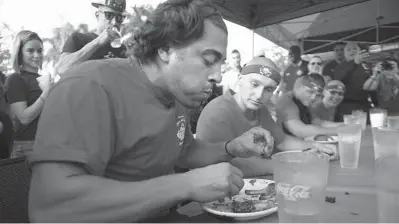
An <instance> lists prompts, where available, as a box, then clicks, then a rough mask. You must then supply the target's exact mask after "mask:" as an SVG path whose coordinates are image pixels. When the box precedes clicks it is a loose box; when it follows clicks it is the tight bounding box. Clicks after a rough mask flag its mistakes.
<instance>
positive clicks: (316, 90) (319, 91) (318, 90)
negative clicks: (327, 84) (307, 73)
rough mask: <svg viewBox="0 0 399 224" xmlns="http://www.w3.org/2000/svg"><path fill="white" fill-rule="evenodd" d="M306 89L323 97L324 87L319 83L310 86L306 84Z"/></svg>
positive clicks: (309, 92)
mask: <svg viewBox="0 0 399 224" xmlns="http://www.w3.org/2000/svg"><path fill="white" fill-rule="evenodd" d="M304 87H305V89H306V92H308V94H311V95H316V97H323V88H321V87H320V86H317V85H312V87H310V86H304Z"/></svg>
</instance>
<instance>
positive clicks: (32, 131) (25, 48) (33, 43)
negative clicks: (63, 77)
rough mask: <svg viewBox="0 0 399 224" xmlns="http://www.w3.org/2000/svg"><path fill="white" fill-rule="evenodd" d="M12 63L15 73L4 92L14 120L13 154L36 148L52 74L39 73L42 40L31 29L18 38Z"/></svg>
mask: <svg viewBox="0 0 399 224" xmlns="http://www.w3.org/2000/svg"><path fill="white" fill-rule="evenodd" d="M11 63H12V67H13V69H14V73H13V74H11V75H10V76H9V77H8V78H7V80H6V83H5V88H4V89H5V94H6V99H7V102H8V104H9V105H10V114H11V116H12V118H13V121H14V140H15V142H14V146H13V151H12V154H11V158H15V157H20V156H25V155H26V154H27V153H29V152H30V151H31V150H32V149H33V143H34V140H35V135H36V130H37V124H38V121H39V116H40V113H41V111H42V108H43V105H44V102H45V100H46V98H47V95H48V91H49V89H50V87H51V86H52V81H51V77H50V76H43V77H40V76H39V74H38V72H39V69H40V68H41V66H42V63H43V41H42V40H41V39H40V37H39V36H38V35H37V34H36V33H34V32H32V31H28V30H23V31H21V32H19V33H18V35H17V36H16V38H15V41H14V45H13V51H12V54H11Z"/></svg>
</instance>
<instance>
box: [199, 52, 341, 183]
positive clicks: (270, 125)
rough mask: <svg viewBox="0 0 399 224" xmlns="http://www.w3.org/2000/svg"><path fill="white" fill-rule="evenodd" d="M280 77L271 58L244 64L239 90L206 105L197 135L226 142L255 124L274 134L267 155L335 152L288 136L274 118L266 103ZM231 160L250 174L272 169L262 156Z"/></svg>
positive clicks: (211, 140) (262, 172) (259, 58)
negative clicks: (278, 152) (281, 151)
mask: <svg viewBox="0 0 399 224" xmlns="http://www.w3.org/2000/svg"><path fill="white" fill-rule="evenodd" d="M280 80H281V77H280V74H279V69H278V67H277V66H276V65H275V64H274V62H272V61H271V60H270V59H268V58H265V57H256V58H254V59H253V60H251V61H250V62H248V63H247V64H245V65H244V67H243V68H242V70H241V74H240V76H239V78H238V81H237V89H236V90H237V92H236V93H234V92H230V91H228V92H227V93H225V94H224V95H223V96H219V97H218V98H216V99H214V100H213V101H211V102H210V103H209V104H208V105H207V106H206V107H205V108H204V110H203V111H202V113H201V115H200V118H199V120H198V123H197V134H196V137H197V138H198V139H201V140H205V141H209V142H218V141H225V140H229V139H232V138H235V137H236V136H239V135H241V134H242V133H244V132H246V131H248V130H249V129H251V128H252V127H263V128H265V129H266V130H268V131H269V132H270V134H271V138H270V139H265V140H266V145H265V146H266V147H265V149H266V150H267V152H266V153H265V154H269V155H270V154H271V153H273V152H275V150H276V149H278V150H283V151H289V150H301V149H307V148H312V149H314V150H316V151H322V152H327V153H328V154H332V155H333V154H335V152H336V148H335V147H331V146H325V145H321V144H315V143H311V142H307V141H304V140H301V139H299V138H296V137H293V136H289V135H286V134H285V133H284V132H283V130H282V129H281V127H279V126H278V125H277V124H276V122H275V121H274V120H273V119H272V117H271V115H270V112H269V110H268V108H267V104H266V103H267V102H268V101H269V100H270V98H271V97H272V96H273V93H274V91H275V90H276V88H277V86H278V84H279V83H280ZM254 138H256V136H254ZM273 143H274V145H273ZM231 163H232V164H233V165H234V166H236V167H238V168H239V169H240V170H242V171H243V173H244V176H247V177H249V176H256V175H264V174H266V173H268V172H272V166H271V164H270V163H268V162H265V160H264V159H261V158H249V159H242V158H236V159H234V160H232V161H231Z"/></svg>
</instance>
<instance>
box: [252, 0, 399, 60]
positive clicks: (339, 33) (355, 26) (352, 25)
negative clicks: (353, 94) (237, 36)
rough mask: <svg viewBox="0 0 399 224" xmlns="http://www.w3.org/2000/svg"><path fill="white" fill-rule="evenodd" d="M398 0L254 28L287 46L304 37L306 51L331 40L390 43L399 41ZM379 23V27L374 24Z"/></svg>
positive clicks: (372, 0) (323, 48)
mask: <svg viewBox="0 0 399 224" xmlns="http://www.w3.org/2000/svg"><path fill="white" fill-rule="evenodd" d="M398 8H399V0H369V1H365V2H362V3H359V4H354V5H350V6H346V7H343V8H337V9H333V10H329V11H326V12H320V13H316V14H312V15H308V16H304V17H301V18H296V19H292V20H288V21H284V22H281V23H278V24H273V25H268V26H265V27H261V28H258V29H256V30H255V32H256V33H258V34H259V35H261V36H263V37H265V38H267V39H269V40H270V41H272V42H274V43H276V44H277V45H280V46H281V47H284V48H288V47H289V46H290V45H293V44H300V41H299V40H303V44H304V45H303V47H304V50H305V53H319V52H326V51H330V50H332V45H331V44H330V45H329V46H325V45H326V44H328V43H332V42H333V41H338V40H342V41H356V42H364V43H370V44H373V43H375V44H376V43H389V42H396V41H399V16H398V14H397V10H396V9H398ZM377 24H378V28H377Z"/></svg>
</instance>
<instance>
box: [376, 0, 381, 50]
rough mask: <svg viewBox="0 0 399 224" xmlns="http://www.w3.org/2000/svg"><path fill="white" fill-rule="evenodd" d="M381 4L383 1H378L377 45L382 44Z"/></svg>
mask: <svg viewBox="0 0 399 224" xmlns="http://www.w3.org/2000/svg"><path fill="white" fill-rule="evenodd" d="M380 4H381V1H380V0H377V17H376V18H375V19H376V22H377V23H376V32H375V33H376V34H375V35H376V39H375V40H376V42H377V44H379V43H380V19H381V15H380V6H381V5H380Z"/></svg>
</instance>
